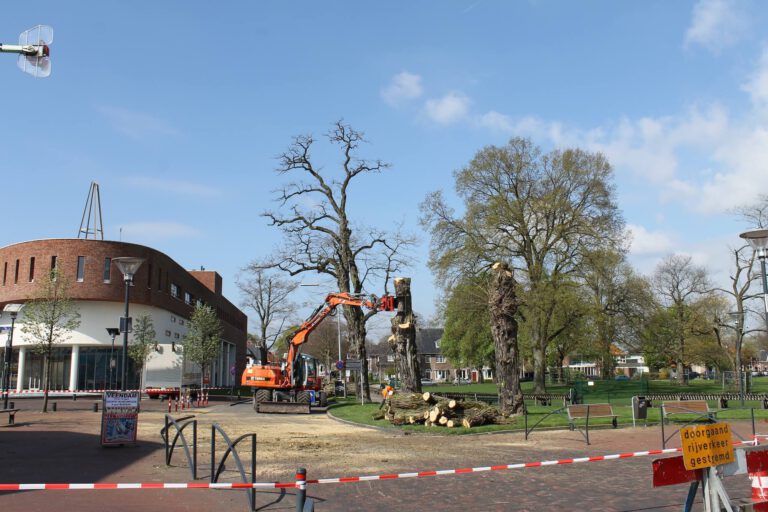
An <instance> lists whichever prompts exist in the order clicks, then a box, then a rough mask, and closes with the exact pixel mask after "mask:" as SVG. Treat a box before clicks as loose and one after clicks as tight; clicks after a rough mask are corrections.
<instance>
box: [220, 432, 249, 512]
mask: <svg viewBox="0 0 768 512" xmlns="http://www.w3.org/2000/svg"><path fill="white" fill-rule="evenodd" d="M216 432H218V433H219V435H220V436H221V438H222V439H224V442H225V443H226V444H227V449H226V450H225V451H224V455H223V456H222V457H221V460H220V461H219V463H218V464H216ZM249 438H250V440H251V480H250V483H255V482H256V434H243V435H242V436H240V437H238V438H237V439H235V440H234V441H232V440H230V439H229V436H228V435H227V434H226V432H224V430H223V429H222V428H221V426H219V424H218V423H214V424H212V425H211V483H216V482H217V481H218V480H219V476H220V475H221V472H222V471H224V463H225V462H226V461H227V458H228V457H229V454H230V453H231V454H232V458H233V459H234V461H235V464H236V465H237V470H238V471H239V472H240V477H241V478H242V479H243V483H246V482H248V479H247V478H246V475H245V469H244V468H243V462H242V461H241V460H240V455H239V454H238V453H237V445H238V443H240V441H242V440H244V439H249ZM247 492H248V504H249V505H250V507H251V508H250V509H251V510H252V511H254V510H256V489H255V488H254V487H251V488H250V489H247Z"/></svg>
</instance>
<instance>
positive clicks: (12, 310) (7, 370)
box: [3, 304, 24, 409]
mask: <svg viewBox="0 0 768 512" xmlns="http://www.w3.org/2000/svg"><path fill="white" fill-rule="evenodd" d="M23 307H24V304H6V305H5V307H4V308H3V313H8V314H10V315H11V330H10V331H9V332H8V339H6V340H5V359H4V361H3V409H8V397H9V395H10V394H11V391H10V387H11V358H12V354H13V325H14V324H15V323H16V317H17V316H18V314H19V311H21V308H23ZM19 378H21V377H19Z"/></svg>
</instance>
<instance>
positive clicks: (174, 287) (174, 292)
mask: <svg viewBox="0 0 768 512" xmlns="http://www.w3.org/2000/svg"><path fill="white" fill-rule="evenodd" d="M171 297H175V298H177V299H178V298H179V285H177V284H176V283H171Z"/></svg>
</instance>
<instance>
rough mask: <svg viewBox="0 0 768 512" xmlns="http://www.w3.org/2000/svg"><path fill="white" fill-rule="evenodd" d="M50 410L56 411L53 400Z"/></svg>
mask: <svg viewBox="0 0 768 512" xmlns="http://www.w3.org/2000/svg"><path fill="white" fill-rule="evenodd" d="M51 410H52V411H53V412H56V402H53V403H52V404H51Z"/></svg>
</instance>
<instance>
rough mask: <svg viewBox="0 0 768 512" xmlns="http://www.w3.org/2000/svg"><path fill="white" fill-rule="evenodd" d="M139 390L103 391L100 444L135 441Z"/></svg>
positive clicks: (139, 398)
mask: <svg viewBox="0 0 768 512" xmlns="http://www.w3.org/2000/svg"><path fill="white" fill-rule="evenodd" d="M140 400H141V393H140V392H139V391H105V392H104V403H103V405H102V408H101V446H111V445H122V444H126V443H135V442H136V432H137V431H138V429H139V401H140Z"/></svg>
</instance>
